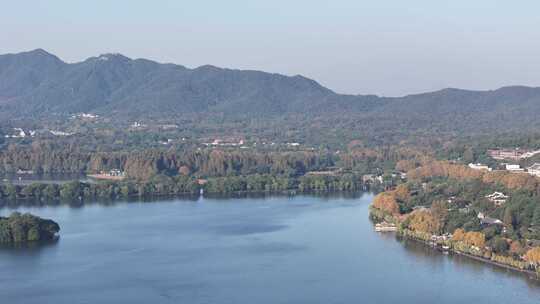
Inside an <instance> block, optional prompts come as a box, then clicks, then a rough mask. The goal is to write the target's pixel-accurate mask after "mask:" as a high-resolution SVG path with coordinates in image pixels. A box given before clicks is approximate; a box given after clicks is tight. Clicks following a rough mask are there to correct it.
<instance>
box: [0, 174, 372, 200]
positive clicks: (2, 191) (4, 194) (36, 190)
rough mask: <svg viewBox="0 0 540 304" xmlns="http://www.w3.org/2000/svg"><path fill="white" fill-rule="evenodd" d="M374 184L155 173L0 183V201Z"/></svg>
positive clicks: (356, 179) (347, 179) (346, 177)
mask: <svg viewBox="0 0 540 304" xmlns="http://www.w3.org/2000/svg"><path fill="white" fill-rule="evenodd" d="M378 186H379V185H377V184H370V185H367V184H363V183H362V178H361V177H360V176H357V175H354V174H343V175H340V176H302V177H298V178H297V177H286V176H274V175H270V174H264V175H261V174H254V175H247V176H228V177H212V178H209V179H205V180H200V179H197V178H194V177H189V176H183V175H180V176H174V177H171V176H167V175H156V176H154V177H152V178H150V179H149V180H147V181H135V180H127V181H122V182H100V183H83V182H78V181H73V182H69V183H65V184H61V185H57V184H39V183H34V184H30V185H26V186H16V185H12V184H6V185H1V186H0V202H3V203H4V204H8V205H18V204H23V203H24V204H26V205H32V204H34V205H40V204H50V203H58V202H67V203H72V202H79V201H85V200H95V199H104V200H115V199H127V198H130V197H142V198H150V197H157V196H175V195H182V194H198V193H199V192H200V191H201V190H202V191H204V192H205V193H219V194H230V193H236V192H283V191H292V192H336V191H359V190H362V189H367V187H372V188H371V189H375V190H376V189H377V188H376V187H378Z"/></svg>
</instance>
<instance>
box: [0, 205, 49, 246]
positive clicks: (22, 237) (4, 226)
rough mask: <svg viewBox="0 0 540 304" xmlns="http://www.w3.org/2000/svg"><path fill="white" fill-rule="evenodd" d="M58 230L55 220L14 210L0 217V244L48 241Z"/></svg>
mask: <svg viewBox="0 0 540 304" xmlns="http://www.w3.org/2000/svg"><path fill="white" fill-rule="evenodd" d="M59 231H60V226H59V225H58V224H57V223H56V222H54V221H52V220H47V219H42V218H40V217H37V216H34V215H31V214H28V213H27V214H20V213H18V212H14V213H13V214H11V215H10V216H9V217H0V244H14V243H25V242H36V241H48V240H52V239H54V238H55V236H56V234H57V233H58V232H59Z"/></svg>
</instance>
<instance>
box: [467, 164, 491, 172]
mask: <svg viewBox="0 0 540 304" xmlns="http://www.w3.org/2000/svg"><path fill="white" fill-rule="evenodd" d="M469 168H471V169H474V170H485V171H491V168H490V167H488V166H487V165H482V164H480V163H478V164H473V163H470V164H469Z"/></svg>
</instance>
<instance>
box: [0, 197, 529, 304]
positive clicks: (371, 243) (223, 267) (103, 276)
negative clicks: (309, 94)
mask: <svg viewBox="0 0 540 304" xmlns="http://www.w3.org/2000/svg"><path fill="white" fill-rule="evenodd" d="M371 199H372V195H370V194H363V195H358V196H354V197H341V196H330V197H316V196H296V197H279V196H278V197H270V198H237V199H217V198H216V199H199V200H197V201H195V200H181V199H179V200H173V201H170V200H169V201H160V202H152V203H118V204H114V205H111V206H104V205H99V204H95V205H87V206H84V207H81V208H70V207H67V206H60V207H44V208H23V209H19V211H30V212H32V213H34V214H37V215H40V216H42V217H46V218H52V219H54V220H56V221H57V222H58V223H59V224H60V226H61V227H62V231H61V239H60V240H59V241H58V242H57V243H55V244H50V245H46V246H40V247H37V248H4V249H0V299H2V303H25V304H26V303H28V304H31V303H70V304H72V303H153V304H158V303H190V304H196V303H231V304H242V303H246V304H247V303H249V304H253V303H258V304H264V303H272V304H275V303H325V304H326V303H375V304H377V303H381V304H386V303H388V304H395V303H401V304H403V303H405V304H407V303H411V304H412V303H414V304H418V303H430V304H431V303H438V304H445V303H448V304H455V303H475V304H479V303H490V304H497V303H505V304H507V303H524V304H526V303H540V284H539V283H538V282H536V281H534V280H531V279H528V278H527V277H526V276H524V275H521V274H518V273H515V272H512V271H507V270H501V269H499V268H496V267H493V266H490V265H486V264H482V263H479V262H476V261H471V260H469V259H467V258H464V257H459V256H445V255H442V254H440V253H438V252H435V251H432V250H431V249H429V248H426V247H424V246H422V245H420V244H417V243H413V242H402V241H397V240H396V238H395V237H394V236H393V235H392V234H380V233H376V232H374V231H373V227H372V224H371V223H370V221H369V219H368V205H369V203H370V202H371ZM12 211H13V210H8V209H2V210H0V214H3V215H6V214H9V213H10V212H12Z"/></svg>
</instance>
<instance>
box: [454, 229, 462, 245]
mask: <svg viewBox="0 0 540 304" xmlns="http://www.w3.org/2000/svg"><path fill="white" fill-rule="evenodd" d="M464 239H465V230H463V229H461V228H458V229H456V230H455V231H454V233H453V234H452V240H454V241H457V242H461V241H463V240H464Z"/></svg>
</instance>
